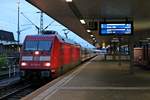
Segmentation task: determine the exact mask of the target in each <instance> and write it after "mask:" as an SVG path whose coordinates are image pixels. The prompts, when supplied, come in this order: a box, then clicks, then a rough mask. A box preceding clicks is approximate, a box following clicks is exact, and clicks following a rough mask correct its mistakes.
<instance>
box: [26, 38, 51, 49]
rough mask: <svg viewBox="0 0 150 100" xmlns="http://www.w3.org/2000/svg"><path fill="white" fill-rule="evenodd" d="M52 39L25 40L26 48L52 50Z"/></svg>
mask: <svg viewBox="0 0 150 100" xmlns="http://www.w3.org/2000/svg"><path fill="white" fill-rule="evenodd" d="M50 48H51V41H31V40H30V41H26V42H25V47H24V49H25V50H29V51H33V50H50Z"/></svg>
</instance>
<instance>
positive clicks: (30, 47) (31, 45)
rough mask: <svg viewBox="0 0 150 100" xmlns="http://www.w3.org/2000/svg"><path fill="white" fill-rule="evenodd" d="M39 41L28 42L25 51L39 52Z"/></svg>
mask: <svg viewBox="0 0 150 100" xmlns="http://www.w3.org/2000/svg"><path fill="white" fill-rule="evenodd" d="M37 44H38V42H37V41H26V42H25V50H37Z"/></svg>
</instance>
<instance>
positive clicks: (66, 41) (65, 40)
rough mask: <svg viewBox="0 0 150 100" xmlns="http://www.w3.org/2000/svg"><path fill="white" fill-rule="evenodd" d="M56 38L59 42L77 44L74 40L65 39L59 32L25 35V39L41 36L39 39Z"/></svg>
mask: <svg viewBox="0 0 150 100" xmlns="http://www.w3.org/2000/svg"><path fill="white" fill-rule="evenodd" d="M56 37H57V38H58V39H59V40H60V41H61V42H65V43H69V44H75V45H79V44H77V43H76V42H74V41H72V40H70V39H67V38H62V37H61V36H60V35H59V34H46V35H27V36H26V39H31V40H35V38H38V39H39V38H41V40H42V39H43V38H44V39H48V40H53V39H54V38H56Z"/></svg>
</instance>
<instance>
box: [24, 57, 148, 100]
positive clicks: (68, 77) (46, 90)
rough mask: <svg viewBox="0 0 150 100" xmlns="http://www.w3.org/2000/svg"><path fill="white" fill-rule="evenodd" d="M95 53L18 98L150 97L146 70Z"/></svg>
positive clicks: (101, 99)
mask: <svg viewBox="0 0 150 100" xmlns="http://www.w3.org/2000/svg"><path fill="white" fill-rule="evenodd" d="M102 59H103V58H102V57H101V56H100V55H99V56H96V57H95V58H93V59H91V60H90V61H88V62H85V63H83V64H82V65H80V66H79V67H78V68H76V69H74V70H72V71H71V72H68V73H66V74H65V75H63V76H61V77H59V78H57V79H55V80H54V81H52V82H50V83H48V84H46V85H45V86H43V87H41V88H40V89H38V90H36V91H34V92H33V93H31V94H29V95H28V96H26V97H23V98H22V100H150V70H149V71H145V70H141V69H139V68H136V67H135V68H134V74H130V73H129V62H128V61H123V62H121V65H119V64H118V62H116V61H104V60H102Z"/></svg>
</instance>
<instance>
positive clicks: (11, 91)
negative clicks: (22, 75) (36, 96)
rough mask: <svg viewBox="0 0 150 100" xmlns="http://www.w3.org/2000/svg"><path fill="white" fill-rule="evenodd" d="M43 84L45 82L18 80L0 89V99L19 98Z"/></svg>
mask: <svg viewBox="0 0 150 100" xmlns="http://www.w3.org/2000/svg"><path fill="white" fill-rule="evenodd" d="M44 84H46V82H45V83H44V82H41V83H40V82H36V84H35V83H33V82H27V81H20V82H18V83H15V84H12V85H9V86H6V87H3V88H1V89H0V100H19V99H21V98H22V97H24V96H26V95H28V94H30V93H31V92H33V91H34V90H36V89H38V88H39V87H41V86H43V85H44Z"/></svg>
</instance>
